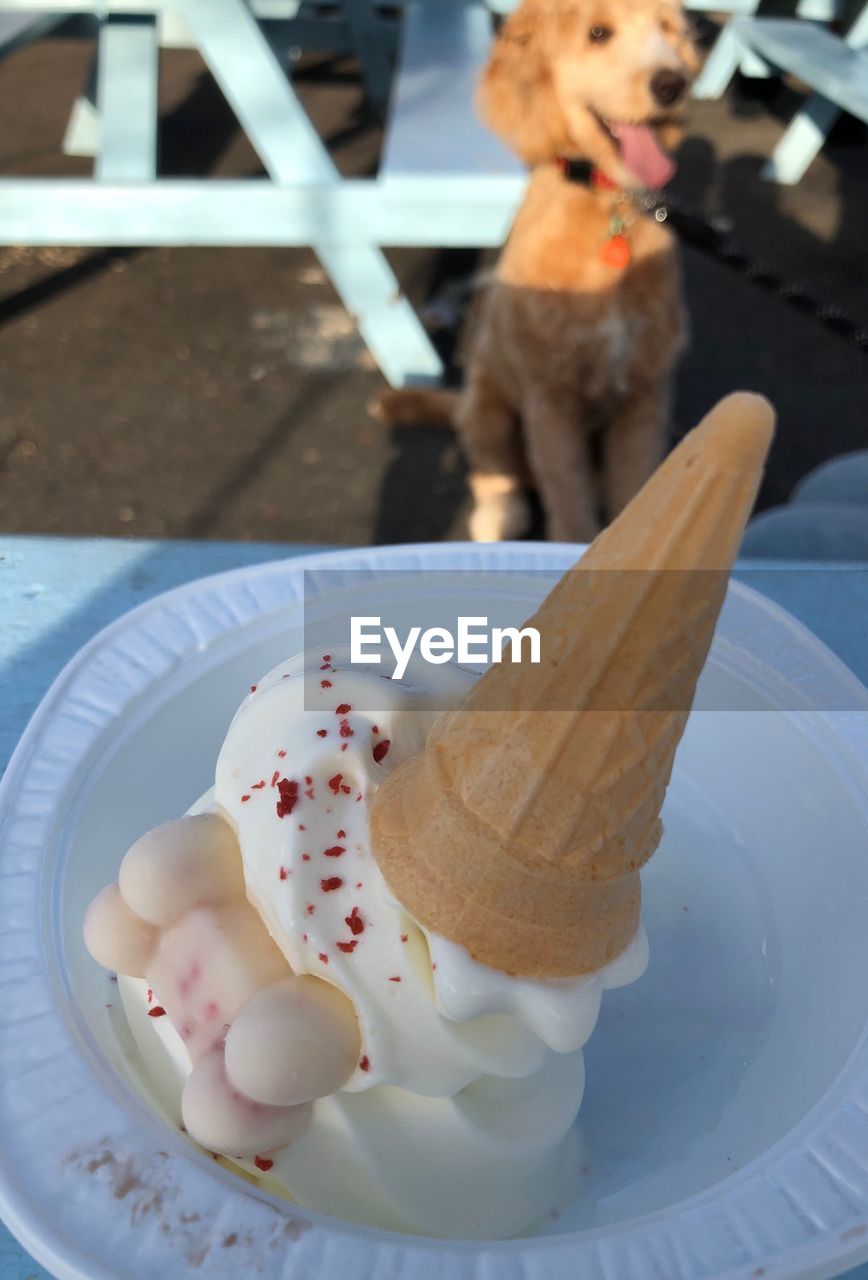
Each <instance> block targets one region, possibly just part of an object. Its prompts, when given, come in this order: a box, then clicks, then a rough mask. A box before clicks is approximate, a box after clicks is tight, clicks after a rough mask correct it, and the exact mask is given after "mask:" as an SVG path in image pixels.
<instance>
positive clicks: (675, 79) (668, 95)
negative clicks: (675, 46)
mask: <svg viewBox="0 0 868 1280" xmlns="http://www.w3.org/2000/svg"><path fill="white" fill-rule="evenodd" d="M686 88H687V80H686V79H685V77H684V76H683V75H682V74H681V72H680V71H671V70H670V69H669V68H667V67H664V68H662V69H661V70H660V71H655V72H654V75H653V76H652V77H651V92H652V93H653V95H654V97H655V98H656V99H657V101H658V102H659V103H660V105H661V107H671V106H672V104H673V102H677V101H678V99H679V98H680V97H681V95H682V94H683V93H684V90H685V89H686Z"/></svg>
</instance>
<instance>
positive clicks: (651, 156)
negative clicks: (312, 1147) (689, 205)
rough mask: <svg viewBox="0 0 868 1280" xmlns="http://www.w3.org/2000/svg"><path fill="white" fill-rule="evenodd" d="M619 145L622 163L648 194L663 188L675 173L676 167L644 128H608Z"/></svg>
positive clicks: (639, 126) (648, 130) (627, 125)
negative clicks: (645, 188) (647, 190)
mask: <svg viewBox="0 0 868 1280" xmlns="http://www.w3.org/2000/svg"><path fill="white" fill-rule="evenodd" d="M609 128H610V129H611V130H612V133H614V135H615V137H616V138H617V139H618V142H619V143H620V144H621V159H622V160H623V161H624V164H625V165H626V166H627V168H628V169H629V170H630V172H631V173H632V174H633V176H634V177H636V178H638V179H639V181H640V182H641V183H642V186H643V187H647V188H648V189H649V191H657V190H658V189H659V188H660V187H665V185H666V183H667V182H668V181H669V179H670V178H671V177H672V176H673V174H674V173H675V165H674V164H673V162H672V160H671V159H670V158H669V156H667V154H666V152H665V151H663V150H661V147H660V144H659V143H658V141H657V139H656V138H655V137H654V134H653V132H652V131H651V129H650V128H649V127H648V125H647V124H614V123H612V124H610V125H609Z"/></svg>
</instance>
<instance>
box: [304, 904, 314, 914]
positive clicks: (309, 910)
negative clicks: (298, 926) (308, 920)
mask: <svg viewBox="0 0 868 1280" xmlns="http://www.w3.org/2000/svg"><path fill="white" fill-rule="evenodd" d="M305 911H306V912H307V914H308V915H309V916H312V915H313V913H314V912H315V911H316V907H315V906H314V905H313V903H312V902H309V903H308V904H307V906H306V907H305Z"/></svg>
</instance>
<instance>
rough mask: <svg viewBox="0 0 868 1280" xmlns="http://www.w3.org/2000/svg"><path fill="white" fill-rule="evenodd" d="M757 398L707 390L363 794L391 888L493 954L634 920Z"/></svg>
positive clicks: (560, 964) (592, 949) (569, 950)
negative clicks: (483, 668) (701, 406)
mask: <svg viewBox="0 0 868 1280" xmlns="http://www.w3.org/2000/svg"><path fill="white" fill-rule="evenodd" d="M773 421H774V416H773V413H772V410H771V408H770V406H769V405H768V403H767V402H766V401H765V400H763V399H762V398H761V397H759V396H752V395H747V394H738V395H733V396H729V397H728V398H727V399H725V400H723V401H722V402H721V403H720V404H718V405H717V407H716V408H715V409H713V410H712V412H711V413H710V414H709V415H708V417H707V418H705V419H704V421H703V422H702V423H701V424H700V425H699V426H698V427H697V428H696V429H695V430H694V431H692V432H691V433H690V434H689V435H688V436H686V437H685V439H684V440H683V441H682V442H681V444H679V445H678V447H677V448H676V449H675V450H674V451H673V453H671V454H670V456H669V457H668V458H667V459H666V461H665V462H664V463H663V465H662V466H661V467H660V468H659V469H658V471H657V472H656V473H655V474H654V475H653V476H652V477H651V479H650V480H649V481H648V483H647V484H646V485H645V487H644V488H643V489H642V490H641V492H640V493H639V494H637V496H636V497H635V498H634V499H633V501H632V502H631V503H630V504H629V506H628V507H627V508H626V509H625V510H624V511H623V512H622V513H621V515H620V516H619V517H618V518H617V519H616V520H615V521H614V523H613V524H612V525H610V526H609V528H608V529H606V530H605V531H604V532H603V533H602V534H600V536H599V537H598V538H597V539H596V541H595V542H594V543H593V544H592V546H591V547H590V548H589V549H588V551H587V552H586V554H585V555H584V556H583V558H582V559H581V560H580V561H579V563H578V564H577V565H576V566H575V567H574V568H573V569H571V570H570V571H569V572H567V573H566V574H565V575H564V577H563V578H562V579H561V581H560V582H559V583H558V585H557V586H556V587H555V589H554V590H553V591H552V592H551V593H550V595H549V596H548V597H547V598H546V600H545V601H544V602H543V604H542V605H541V607H540V608H539V610H538V611H537V613H536V614H535V615H534V616H533V617H532V618H530V619H529V620H528V622H527V623H526V624H525V625H527V626H532V627H536V628H537V629H538V630H539V633H540V642H541V645H540V647H541V661H540V663H539V664H538V665H532V664H530V663H529V662H527V661H524V662H522V663H521V664H513V663H507V662H504V663H501V664H499V665H495V666H493V667H491V668H490V670H489V671H488V672H487V673H486V674H485V675H484V676H483V678H482V679H481V680H480V681H479V683H478V684H477V685H476V686H475V687H474V688H473V689H472V690H471V692H470V693H469V694H468V695H467V696H466V697H465V698H464V700H463V701H462V702H461V703H460V705H459V706H458V707H457V708H455V709H454V710H451V711H448V712H445V713H444V714H443V715H441V716H440V717H439V719H438V720H437V722H436V723H435V725H434V728H433V729H432V731H431V733H430V734H429V737H428V741H427V743H426V746H425V749H424V751H423V752H422V753H421V754H419V755H418V756H415V757H413V758H412V759H410V760H408V761H406V762H405V763H404V764H402V765H401V766H400V767H399V768H397V769H396V770H395V772H394V773H393V774H391V775H390V777H389V778H387V779H386V781H385V782H384V784H383V785H382V787H381V788H380V790H379V791H378V793H377V796H376V799H375V802H374V806H373V814H372V838H373V845H374V851H375V854H376V857H377V861H378V863H379V866H380V869H381V870H382V872H383V875H384V877H385V879H386V881H387V883H388V885H389V887H390V889H391V890H392V892H393V893H394V894H395V896H396V897H397V898H398V900H399V901H400V902H401V903H402V904H403V906H404V907H405V908H406V909H407V910H408V911H409V912H410V913H411V914H412V915H413V916H414V917H415V918H416V919H417V920H418V921H419V922H420V923H421V924H423V925H424V926H426V927H427V928H428V929H430V930H431V931H432V932H434V933H438V934H441V935H443V936H444V937H446V938H450V939H452V940H453V941H454V942H458V943H461V944H462V945H463V946H464V947H466V948H467V950H468V951H469V952H470V953H471V955H472V956H473V957H474V959H476V960H478V961H480V962H481V963H483V964H486V965H490V966H491V967H492V968H495V969H501V970H504V971H506V972H508V973H516V974H523V975H526V976H529V977H558V976H568V975H574V974H580V973H586V972H589V971H591V970H594V969H599V968H601V967H602V966H603V965H605V964H607V963H608V962H609V961H610V960H612V959H613V958H614V957H615V956H616V955H618V954H619V952H621V951H622V950H623V949H624V947H625V946H626V945H627V944H628V942H629V941H630V939H631V938H632V936H633V934H634V933H635V930H636V928H637V925H638V922H639V903H640V884H639V868H640V867H641V866H642V865H643V863H645V862H646V861H647V860H648V858H649V857H650V856H651V854H652V853H653V852H654V850H655V849H656V847H657V844H658V842H659V839H660V834H661V825H660V810H661V807H662V804H663V798H664V795H665V793H666V788H667V785H668V783H669V777H670V774H671V772H672V763H673V758H674V755H675V749H676V747H677V746H678V743H679V740H680V738H681V735H682V733H683V731H684V726H685V723H686V721H687V716H688V713H689V711H690V706H691V703H692V701H693V695H694V692H695V689H696V682H697V680H698V678H699V674H700V672H701V670H702V667H703V665H704V663H705V659H706V656H707V654H708V650H709V646H710V644H711V638H712V634H713V632H714V627H715V623H716V621H717V616H718V613H719V612H720V608H721V605H722V603H723V599H724V595H725V593H726V584H727V579H728V576H729V571H730V569H731V567H732V563H733V560H734V558H735V556H736V553H737V551H738V548H739V544H740V542H741V538H742V534H743V531H744V526H745V523H746V521H747V519H748V517H749V515H750V512H751V508H752V506H753V502H754V498H755V496H756V491H757V487H758V485H759V480H760V477H761V475H762V468H763V463H764V461H765V457H766V454H767V452H768V448H769V444H770V442H771V437H772V430H773Z"/></svg>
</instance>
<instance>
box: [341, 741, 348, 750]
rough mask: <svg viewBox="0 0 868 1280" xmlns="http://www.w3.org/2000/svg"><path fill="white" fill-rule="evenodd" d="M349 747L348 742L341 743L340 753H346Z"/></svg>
mask: <svg viewBox="0 0 868 1280" xmlns="http://www.w3.org/2000/svg"><path fill="white" fill-rule="evenodd" d="M349 745H350V744H349V743H348V742H342V743H341V751H346V749H347V747H348V746H349Z"/></svg>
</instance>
